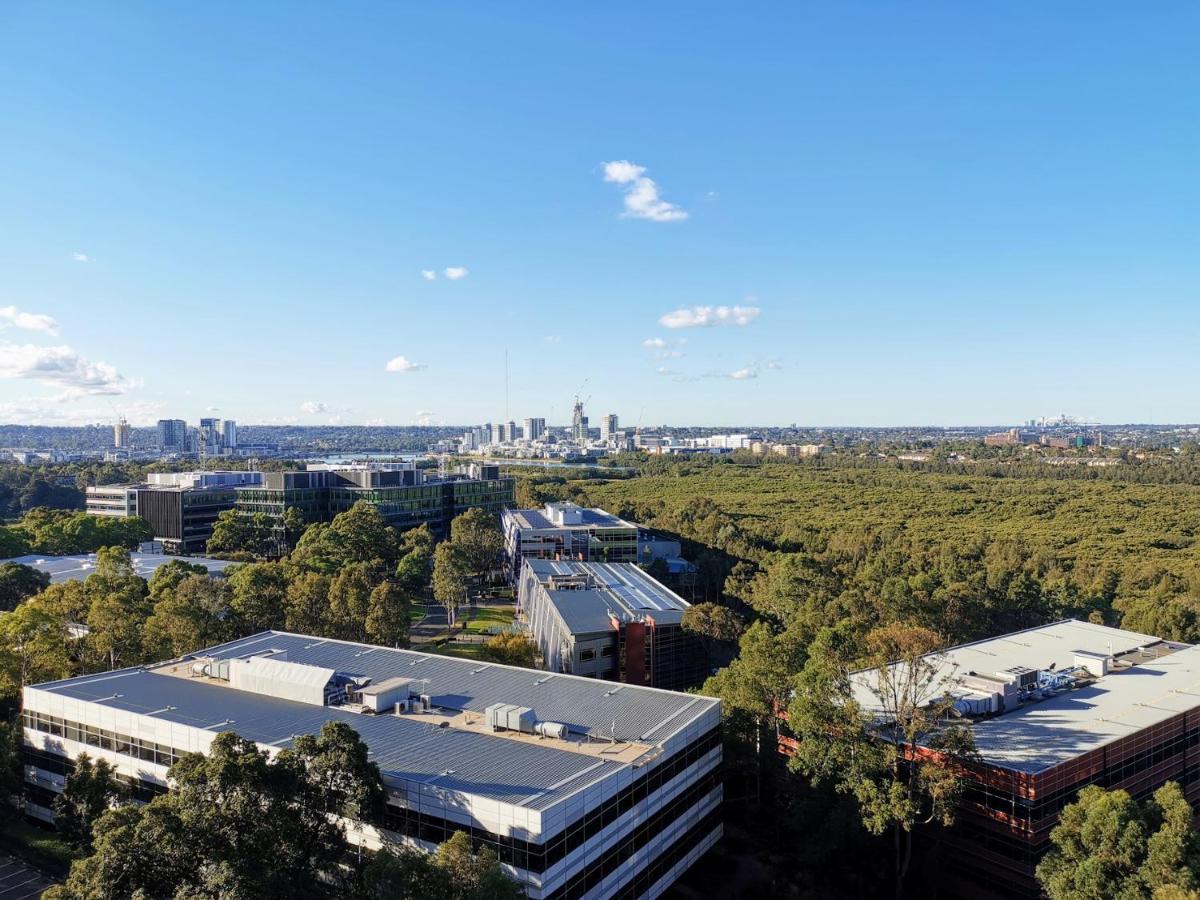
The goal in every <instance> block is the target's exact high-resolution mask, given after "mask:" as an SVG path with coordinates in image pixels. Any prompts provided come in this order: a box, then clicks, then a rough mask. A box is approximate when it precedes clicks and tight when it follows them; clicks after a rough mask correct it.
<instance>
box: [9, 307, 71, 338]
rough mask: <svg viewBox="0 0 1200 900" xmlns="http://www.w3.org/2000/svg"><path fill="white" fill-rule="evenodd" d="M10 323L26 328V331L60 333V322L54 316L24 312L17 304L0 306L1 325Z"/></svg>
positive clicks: (16, 326)
mask: <svg viewBox="0 0 1200 900" xmlns="http://www.w3.org/2000/svg"><path fill="white" fill-rule="evenodd" d="M8 325H11V326H12V327H14V328H24V329H25V330H26V331H44V332H46V334H58V322H56V321H55V320H54V317H53V316H47V315H43V314H42V313H30V312H24V311H22V310H19V309H17V308H16V307H15V306H0V327H3V326H8Z"/></svg>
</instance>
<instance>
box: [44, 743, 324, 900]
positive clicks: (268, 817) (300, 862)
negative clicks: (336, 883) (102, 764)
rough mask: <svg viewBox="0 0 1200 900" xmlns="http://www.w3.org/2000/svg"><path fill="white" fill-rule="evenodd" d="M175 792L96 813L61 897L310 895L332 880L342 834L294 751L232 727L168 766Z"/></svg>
mask: <svg viewBox="0 0 1200 900" xmlns="http://www.w3.org/2000/svg"><path fill="white" fill-rule="evenodd" d="M170 779H172V782H173V785H174V787H173V790H172V791H170V792H168V793H166V794H162V796H160V797H156V798H154V799H152V800H151V802H150V803H148V804H146V805H144V806H122V808H118V809H115V810H109V811H108V812H106V814H103V815H102V816H101V817H100V818H98V820H97V822H96V824H95V828H94V833H95V850H94V852H92V854H91V856H89V857H85V858H84V859H79V860H77V862H76V863H73V864H72V866H71V874H70V877H68V878H67V881H66V882H65V883H64V884H62V887H61V888H60V889H59V890H58V893H56V894H50V896H52V898H55V900H84V899H85V898H86V899H89V900H91V899H100V898H102V899H104V900H107V899H108V898H113V900H115V899H116V898H126V896H144V898H148V899H149V898H163V900H169V899H172V898H188V899H192V898H212V899H214V900H216V898H236V899H241V898H245V899H247V900H248V899H250V898H258V896H271V898H289V899H290V898H295V899H296V900H299V899H300V898H311V896H312V894H313V886H316V884H322V883H325V881H324V880H330V878H336V877H337V875H338V862H340V859H341V857H342V854H343V852H344V839H343V833H342V830H341V828H340V827H338V824H337V823H336V822H335V821H334V820H331V818H330V817H329V816H328V815H326V814H325V809H324V808H325V805H326V804H325V802H324V798H323V797H320V796H319V792H318V791H317V790H316V788H314V787H313V786H312V785H311V782H310V781H308V780H307V778H306V775H305V772H304V764H302V762H300V761H299V760H298V757H296V756H295V754H287V755H284V754H280V756H278V757H277V758H276V760H274V761H272V760H269V758H268V755H266V754H265V752H264V751H262V750H259V749H258V746H256V745H254V744H253V743H252V742H248V740H245V739H242V738H240V737H238V736H236V734H233V733H232V732H223V733H221V734H218V736H217V737H216V738H215V739H214V742H212V745H211V748H210V750H209V754H208V755H200V754H191V755H188V756H185V757H184V758H182V760H180V761H179V762H176V763H175V764H174V766H173V767H172V769H170Z"/></svg>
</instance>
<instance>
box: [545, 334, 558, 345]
mask: <svg viewBox="0 0 1200 900" xmlns="http://www.w3.org/2000/svg"><path fill="white" fill-rule="evenodd" d="M542 340H543V341H545V342H546V343H547V344H558V343H561V342H562V337H561V336H560V335H557V334H548V335H546V336H545V337H544V338H542Z"/></svg>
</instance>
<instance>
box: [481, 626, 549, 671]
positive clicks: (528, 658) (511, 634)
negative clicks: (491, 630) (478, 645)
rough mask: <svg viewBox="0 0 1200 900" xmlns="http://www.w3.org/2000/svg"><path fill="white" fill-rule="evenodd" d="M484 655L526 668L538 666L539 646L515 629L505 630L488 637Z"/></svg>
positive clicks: (493, 660) (500, 661) (496, 660)
mask: <svg viewBox="0 0 1200 900" xmlns="http://www.w3.org/2000/svg"><path fill="white" fill-rule="evenodd" d="M482 655H483V657H484V658H485V659H490V660H491V661H492V662H498V663H504V664H505V665H507V666H521V667H522V668H525V669H533V668H536V667H537V657H538V648H537V645H536V644H534V643H533V641H531V640H530V639H529V638H528V637H527V636H525V635H523V634H518V633H517V632H515V631H503V632H501V633H500V634H497V635H493V636H492V637H490V638H488V641H487V643H486V644H484V645H483V654H482Z"/></svg>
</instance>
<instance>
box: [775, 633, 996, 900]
mask: <svg viewBox="0 0 1200 900" xmlns="http://www.w3.org/2000/svg"><path fill="white" fill-rule="evenodd" d="M847 635H848V629H845V628H843V629H840V630H834V629H823V630H822V631H821V632H820V633H819V634H818V636H817V639H816V641H815V642H814V645H813V646H812V647H810V648H809V660H808V662H807V664H806V665H805V667H804V670H803V672H802V674H801V676H800V678H799V679H797V682H796V692H795V696H794V698H793V699H792V702H791V704H790V705H789V706H788V725H789V727H790V728H791V730H792V732H793V733H794V734H795V736H796V754H795V756H793V757H792V759H791V761H790V763H789V765H790V766H791V767H792V768H793V769H794V770H796V771H799V772H801V773H803V774H805V775H807V776H809V777H810V778H811V779H812V781H813V782H814V784H821V783H831V784H832V785H833V786H834V788H835V789H836V790H837V791H838V792H839V793H846V794H850V795H851V796H853V797H854V798H855V800H856V801H857V803H858V809H859V815H860V816H861V818H862V821H863V825H865V826H866V828H867V830H868V831H870V832H871V833H872V834H877V835H878V834H883V833H885V832H886V831H888V830H889V829H890V830H891V832H892V840H893V846H894V851H895V866H894V875H895V887H896V894H897V896H901V895H902V893H903V889H904V878H905V876H906V874H907V872H908V864H909V861H910V859H911V852H912V829H913V827H914V826H915V825H916V824H917V823H918V822H924V823H926V824H928V823H932V822H938V823H940V824H941V825H943V826H945V825H950V824H952V823H953V821H954V818H955V815H956V813H957V809H958V801H959V798H960V796H961V794H962V790H963V787H964V781H963V778H962V776H961V774H960V772H961V771H962V769H963V766H964V764H965V763H967V762H968V761H970V760H972V759H974V758H975V756H976V754H975V749H974V746H975V745H974V739H973V737H972V734H971V729H970V725H968V724H962V723H961V722H959V721H957V720H952V719H951V718H950V709H951V706H952V701H951V700H950V699H949V698H948V697H947V695H946V692H945V690H944V686H945V679H946V673H945V672H944V671H942V670H941V669H940V668H939V667H938V664H937V663H936V662H934V661H931V660H929V659H927V658H926V654H929V653H933V652H934V651H936V650H938V649H940V647H941V638H940V637H939V636H938V635H937V634H935V633H934V632H932V631H929V630H927V629H924V628H916V627H912V626H905V625H888V626H884V627H882V628H878V629H875V630H874V631H872V632H870V633H869V634H868V635H867V641H866V646H867V661H868V663H869V666H868V669H867V672H866V673H865V674H863V675H862V676H861V677H860V678H859V679H858V684H859V685H860V687H862V690H861V691H860V692H859V693H856V692H855V690H854V685H853V683H852V681H851V678H850V660H851V647H852V644H851V642H850V641H849V639H848V637H847ZM864 693H865V695H866V699H865V700H864V699H863V695H864ZM864 703H865V705H862V704H864ZM923 748H925V749H927V750H928V751H931V752H923Z"/></svg>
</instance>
